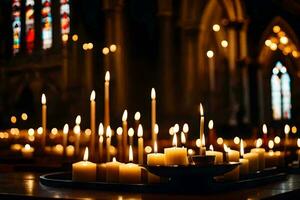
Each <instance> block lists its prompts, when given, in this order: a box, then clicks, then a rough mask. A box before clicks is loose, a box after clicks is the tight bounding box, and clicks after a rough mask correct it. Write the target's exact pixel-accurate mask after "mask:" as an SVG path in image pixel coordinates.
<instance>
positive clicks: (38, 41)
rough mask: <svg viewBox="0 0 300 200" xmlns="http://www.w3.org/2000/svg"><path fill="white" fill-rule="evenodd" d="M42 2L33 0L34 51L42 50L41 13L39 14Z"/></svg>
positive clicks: (39, 51)
mask: <svg viewBox="0 0 300 200" xmlns="http://www.w3.org/2000/svg"><path fill="white" fill-rule="evenodd" d="M41 9H42V3H41V1H34V28H35V34H34V37H35V38H34V50H33V51H34V52H35V53H38V54H39V53H41V50H42V45H43V41H42V15H41Z"/></svg>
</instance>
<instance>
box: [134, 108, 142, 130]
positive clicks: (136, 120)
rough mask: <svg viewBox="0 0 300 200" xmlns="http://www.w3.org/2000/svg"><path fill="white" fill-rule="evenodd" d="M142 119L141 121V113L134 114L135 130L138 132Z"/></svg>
mask: <svg viewBox="0 0 300 200" xmlns="http://www.w3.org/2000/svg"><path fill="white" fill-rule="evenodd" d="M140 119H141V113H140V112H138V111H137V112H136V113H135V114H134V122H135V130H136V131H137V130H138V128H139V124H140Z"/></svg>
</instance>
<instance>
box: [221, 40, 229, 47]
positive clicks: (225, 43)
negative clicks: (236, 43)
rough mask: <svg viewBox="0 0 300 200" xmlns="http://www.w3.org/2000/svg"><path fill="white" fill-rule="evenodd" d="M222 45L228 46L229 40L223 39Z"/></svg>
mask: <svg viewBox="0 0 300 200" xmlns="http://www.w3.org/2000/svg"><path fill="white" fill-rule="evenodd" d="M221 46H222V47H224V48H226V47H228V42H227V40H222V41H221Z"/></svg>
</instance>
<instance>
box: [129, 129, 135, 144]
mask: <svg viewBox="0 0 300 200" xmlns="http://www.w3.org/2000/svg"><path fill="white" fill-rule="evenodd" d="M128 136H129V145H131V146H133V136H134V130H133V128H130V129H129V130H128Z"/></svg>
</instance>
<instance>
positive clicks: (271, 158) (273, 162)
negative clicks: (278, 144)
mask: <svg viewBox="0 0 300 200" xmlns="http://www.w3.org/2000/svg"><path fill="white" fill-rule="evenodd" d="M268 147H269V152H265V160H266V167H276V166H277V165H278V158H277V156H276V155H275V153H274V151H273V147H274V142H273V140H269V142H268Z"/></svg>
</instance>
